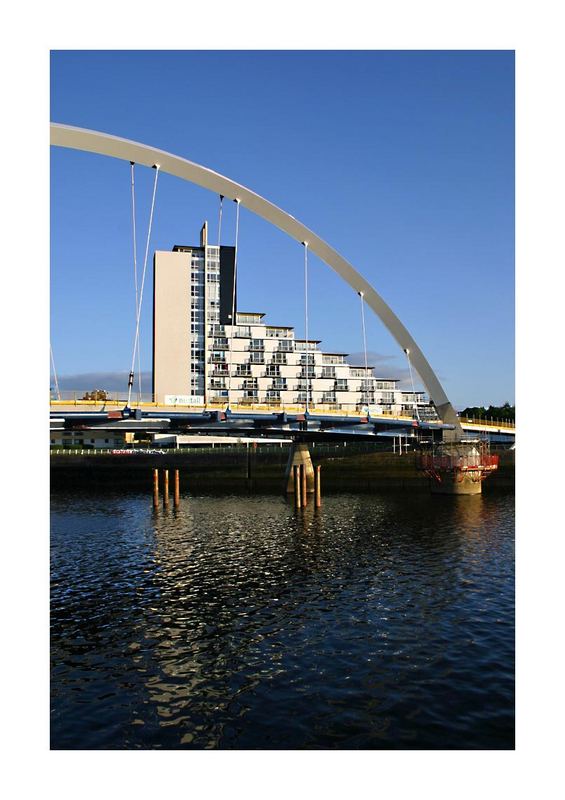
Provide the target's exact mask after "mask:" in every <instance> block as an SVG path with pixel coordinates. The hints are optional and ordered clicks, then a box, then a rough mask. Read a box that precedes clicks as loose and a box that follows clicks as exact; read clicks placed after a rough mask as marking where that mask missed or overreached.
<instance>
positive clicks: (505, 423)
mask: <svg viewBox="0 0 565 800" xmlns="http://www.w3.org/2000/svg"><path fill="white" fill-rule="evenodd" d="M459 421H460V422H461V424H463V425H465V424H468V425H486V426H488V427H492V428H515V427H516V423H515V422H514V420H510V419H490V418H489V419H484V418H483V419H480V418H475V417H459Z"/></svg>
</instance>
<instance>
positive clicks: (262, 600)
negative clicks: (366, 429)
mask: <svg viewBox="0 0 565 800" xmlns="http://www.w3.org/2000/svg"><path fill="white" fill-rule="evenodd" d="M51 542H52V590H51V623H52V633H51V648H52V678H51V694H52V704H51V705H52V716H51V746H52V747H53V748H56V749H59V748H83V749H84V748H87V749H91V748H168V749H171V748H488V749H491V748H511V747H513V745H514V498H513V496H511V495H508V494H505V495H493V496H488V495H485V496H482V497H481V496H478V497H430V496H428V495H427V494H425V493H424V494H421V495H417V496H410V494H408V493H398V494H389V495H382V496H374V495H339V496H331V497H326V498H324V505H323V508H322V509H321V510H319V511H315V510H314V509H313V507H312V505H310V506H308V507H307V508H306V509H305V510H304V511H303V512H298V513H296V512H295V511H294V509H293V508H292V506H291V505H290V504H288V503H287V502H286V501H285V500H284V499H282V498H279V497H274V496H267V497H265V496H263V497H184V498H183V499H182V505H181V508H180V510H179V511H178V512H177V511H174V510H173V509H172V508H171V510H170V511H168V512H164V511H162V510H160V511H159V512H157V513H154V512H153V511H152V510H151V507H150V498H149V497H148V496H147V495H143V496H141V495H127V496H122V497H115V496H109V495H103V494H90V495H87V494H79V493H77V492H73V493H72V494H71V493H69V494H63V493H58V494H56V495H54V496H53V500H52V538H51Z"/></svg>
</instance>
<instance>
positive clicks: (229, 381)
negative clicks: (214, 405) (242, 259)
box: [228, 197, 240, 409]
mask: <svg viewBox="0 0 565 800" xmlns="http://www.w3.org/2000/svg"><path fill="white" fill-rule="evenodd" d="M234 203H236V204H237V205H236V212H235V254H234V260H233V291H232V301H231V338H230V371H229V374H228V409H229V407H230V402H231V373H232V364H233V340H234V336H235V283H236V280H237V250H238V241H239V203H240V200H239V198H238V197H236V198H235V200H234Z"/></svg>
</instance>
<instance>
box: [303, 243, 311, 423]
mask: <svg viewBox="0 0 565 800" xmlns="http://www.w3.org/2000/svg"><path fill="white" fill-rule="evenodd" d="M302 244H303V245H304V335H305V337H306V413H308V404H309V395H310V362H309V358H308V356H309V348H308V242H302Z"/></svg>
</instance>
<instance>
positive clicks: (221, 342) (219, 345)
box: [208, 338, 229, 350]
mask: <svg viewBox="0 0 565 800" xmlns="http://www.w3.org/2000/svg"><path fill="white" fill-rule="evenodd" d="M228 348H229V339H227V338H221V339H214V341H213V342H211V343H210V344H209V345H208V350H227V349H228Z"/></svg>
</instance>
